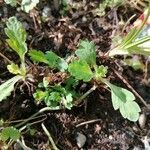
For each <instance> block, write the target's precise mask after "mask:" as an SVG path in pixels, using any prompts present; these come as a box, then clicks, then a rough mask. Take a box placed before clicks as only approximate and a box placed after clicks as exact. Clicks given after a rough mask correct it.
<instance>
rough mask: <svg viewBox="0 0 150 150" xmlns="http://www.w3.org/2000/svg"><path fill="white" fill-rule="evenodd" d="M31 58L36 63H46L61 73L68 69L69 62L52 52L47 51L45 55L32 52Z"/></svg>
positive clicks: (40, 52)
mask: <svg viewBox="0 0 150 150" xmlns="http://www.w3.org/2000/svg"><path fill="white" fill-rule="evenodd" d="M29 56H30V58H31V59H32V60H33V61H35V62H42V63H45V64H47V65H49V67H51V68H57V69H59V70H60V71H65V70H66V69H67V68H68V64H67V62H66V61H65V60H64V59H62V58H60V57H59V56H58V55H56V54H55V53H54V52H52V51H47V52H46V54H44V53H43V52H42V51H37V50H30V52H29Z"/></svg>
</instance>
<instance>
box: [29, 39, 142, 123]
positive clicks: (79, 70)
mask: <svg viewBox="0 0 150 150" xmlns="http://www.w3.org/2000/svg"><path fill="white" fill-rule="evenodd" d="M34 52H35V51H34ZM75 54H76V56H77V57H75V58H74V60H72V62H71V63H69V66H68V72H69V73H70V77H74V78H75V80H76V81H79V80H82V81H83V82H91V83H94V84H95V86H94V88H92V89H91V90H89V91H87V92H86V93H85V94H84V95H83V96H81V97H82V98H78V100H77V101H73V95H72V93H73V92H72V91H71V90H70V89H69V90H68V89H67V88H66V87H67V85H68V84H65V85H66V86H63V87H62V86H61V85H54V86H50V85H49V82H47V81H46V80H45V79H46V78H44V80H43V83H42V86H41V84H40V88H41V89H37V91H36V93H35V94H34V97H35V99H37V100H42V101H44V102H45V103H46V105H47V106H49V107H50V108H53V109H55V108H56V109H61V108H62V107H60V106H61V105H63V106H64V107H65V108H67V109H71V107H72V106H73V105H76V104H78V103H79V102H80V101H81V100H83V98H85V97H86V96H87V95H89V94H90V93H91V92H92V91H93V90H95V89H96V87H98V86H99V84H106V85H107V86H108V87H109V88H110V90H111V97H112V104H113V107H114V109H115V110H117V109H119V110H120V113H121V114H122V116H123V117H124V118H127V119H129V120H130V121H137V120H138V117H139V112H140V111H141V110H140V107H139V106H138V104H137V103H136V102H135V101H134V100H135V97H134V95H133V94H132V93H131V92H130V91H128V90H126V89H124V88H121V87H118V86H116V85H113V84H111V83H110V82H109V81H108V80H107V79H106V74H107V69H108V67H105V66H103V65H100V66H98V65H97V64H96V48H95V45H94V43H93V42H89V41H88V40H84V41H80V44H79V47H78V49H77V50H76V52H75ZM30 56H31V58H32V59H34V60H36V61H38V59H36V58H34V57H32V56H33V51H32V52H31V53H30ZM40 56H42V55H40ZM44 56H45V55H44ZM42 57H43V56H42ZM42 57H41V58H42ZM41 58H40V59H39V60H40V62H46V61H41ZM43 58H44V57H43ZM42 60H43V59H42ZM56 63H57V62H56ZM56 66H57V65H56ZM43 87H44V90H42V88H43ZM68 91H69V92H68Z"/></svg>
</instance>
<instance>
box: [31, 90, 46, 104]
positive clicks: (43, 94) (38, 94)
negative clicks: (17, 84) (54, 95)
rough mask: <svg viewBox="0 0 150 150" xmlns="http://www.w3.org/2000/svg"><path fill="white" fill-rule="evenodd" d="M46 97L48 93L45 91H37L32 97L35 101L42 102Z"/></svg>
mask: <svg viewBox="0 0 150 150" xmlns="http://www.w3.org/2000/svg"><path fill="white" fill-rule="evenodd" d="M47 96H48V92H47V91H42V90H39V89H37V90H36V92H35V93H34V94H33V97H34V98H35V99H36V100H37V101H42V100H44V99H45V97H47Z"/></svg>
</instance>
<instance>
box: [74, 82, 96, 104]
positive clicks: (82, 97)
mask: <svg viewBox="0 0 150 150" xmlns="http://www.w3.org/2000/svg"><path fill="white" fill-rule="evenodd" d="M97 87H98V86H97V85H93V87H92V88H90V89H89V90H88V91H87V92H86V93H84V94H83V95H82V96H81V97H80V98H79V99H78V100H77V101H75V105H76V106H77V105H79V104H80V103H81V102H82V100H83V99H85V98H86V97H87V96H88V95H89V94H91V93H92V92H93V91H95V90H96V88H97Z"/></svg>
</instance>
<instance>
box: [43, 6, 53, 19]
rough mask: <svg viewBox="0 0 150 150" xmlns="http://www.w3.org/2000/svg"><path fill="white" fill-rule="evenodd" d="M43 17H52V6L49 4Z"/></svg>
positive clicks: (44, 10)
mask: <svg viewBox="0 0 150 150" xmlns="http://www.w3.org/2000/svg"><path fill="white" fill-rule="evenodd" d="M42 17H44V18H48V17H51V8H50V7H49V6H45V7H44V8H43V12H42Z"/></svg>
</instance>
